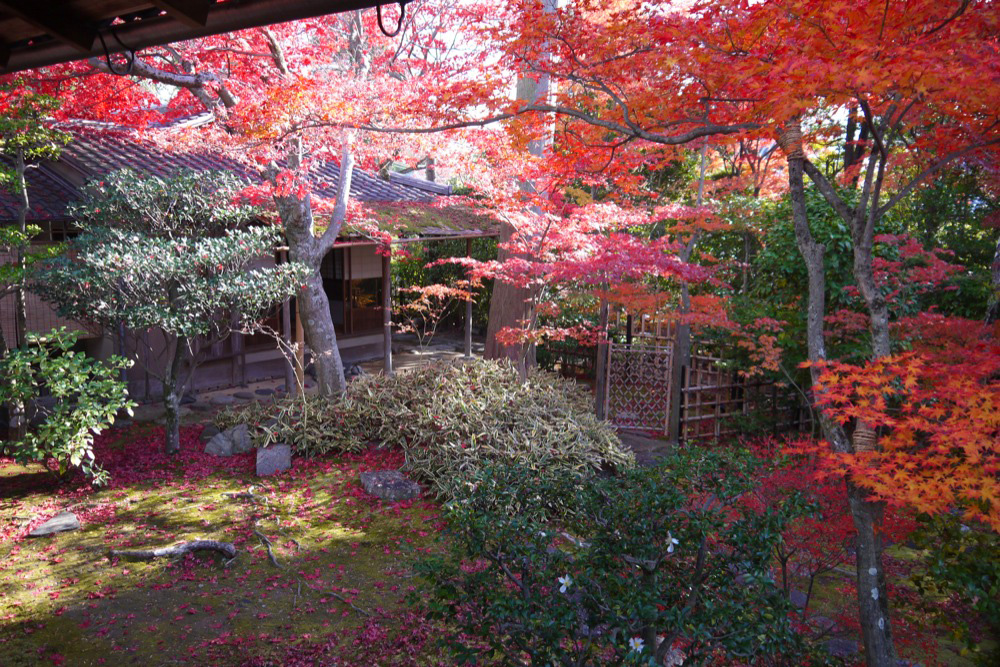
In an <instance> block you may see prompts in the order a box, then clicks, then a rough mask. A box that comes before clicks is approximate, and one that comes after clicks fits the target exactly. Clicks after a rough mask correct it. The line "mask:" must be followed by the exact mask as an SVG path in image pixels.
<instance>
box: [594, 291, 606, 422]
mask: <svg viewBox="0 0 1000 667" xmlns="http://www.w3.org/2000/svg"><path fill="white" fill-rule="evenodd" d="M608 310H609V308H608V300H607V299H605V298H603V297H602V298H601V311H600V318H601V323H600V332H601V335H602V336H603V337H604V338H607V336H608ZM607 362H608V344H607V342H606V341H604V340H602V341H601V342H599V343H598V344H597V360H596V361H595V363H594V367H595V369H594V373H595V374H596V375H597V377H596V378H595V380H596V382H595V387H594V414H596V415H597V418H598V419H604V418H605V417H606V416H607V415H605V414H604V403H605V397H606V395H607V393H608V378H607V375H608V372H607Z"/></svg>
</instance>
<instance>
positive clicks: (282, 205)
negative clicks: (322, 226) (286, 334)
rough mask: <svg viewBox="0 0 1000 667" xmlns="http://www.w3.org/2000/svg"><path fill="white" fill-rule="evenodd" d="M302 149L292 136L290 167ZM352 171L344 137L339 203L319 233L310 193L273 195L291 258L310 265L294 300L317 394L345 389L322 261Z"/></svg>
mask: <svg viewBox="0 0 1000 667" xmlns="http://www.w3.org/2000/svg"><path fill="white" fill-rule="evenodd" d="M301 150H302V146H301V143H299V142H297V141H293V143H292V146H291V148H290V153H289V166H290V167H292V168H293V169H295V168H298V166H299V164H300V163H301ZM353 171H354V157H353V155H352V153H351V148H350V143H349V140H348V139H347V138H345V140H344V146H343V153H342V155H341V162H340V178H339V180H338V183H337V203H336V205H335V208H334V212H333V215H332V217H331V220H330V224H329V226H328V227H327V229H326V231H325V232H323V235H322V236H321V237H319V238H317V237H316V235H315V231H314V224H313V215H312V203H311V199H310V197H309V195H306V196H305V197H303V198H301V199H300V198H298V197H297V196H295V195H283V196H275V198H274V200H275V203H276V204H277V207H278V212H279V214H280V216H281V222H282V223H283V225H284V228H285V239H286V240H287V241H288V258H289V259H290V260H291V261H293V262H301V263H303V264H305V265H306V266H308V267H309V269H310V273H309V277H308V278H307V279H306V281H305V284H304V285H303V286H302V289H301V290H300V292H299V294H298V296H296V298H295V299H296V300H295V302H296V305H297V306H298V311H297V316H298V321H299V322H301V323H302V329H303V330H304V331H305V338H306V343H307V344H308V345H309V349H310V351H311V352H312V362H313V369H314V373H315V375H316V391H317V393H319V395H320V396H333V395H336V394H339V393H341V392H342V391H344V388H345V387H346V384H347V383H346V380H345V378H344V362H343V360H342V359H341V357H340V348H339V347H338V346H337V331H336V329H335V328H334V325H333V317H332V315H331V314H330V299H329V298H328V297H327V296H326V290H324V289H323V278H322V276H321V274H320V264H322V262H323V257H324V256H325V255H326V253H327V252H329V251H330V249H331V248H332V247H333V243H334V241H336V239H337V235H338V234H339V233H340V228H341V225H342V224H343V222H344V218H345V216H346V213H347V197H348V196H349V193H350V189H351V177H352V174H353ZM272 178H273V174H272Z"/></svg>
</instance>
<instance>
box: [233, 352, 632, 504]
mask: <svg viewBox="0 0 1000 667" xmlns="http://www.w3.org/2000/svg"><path fill="white" fill-rule="evenodd" d="M268 420H272V421H273V423H271V424H270V425H269V424H268ZM234 423H247V424H248V425H250V426H251V427H252V429H253V432H254V438H255V443H256V444H257V445H258V446H264V445H268V444H270V443H273V442H285V443H288V444H291V445H292V446H293V447H294V448H295V450H296V451H297V452H298V453H299V454H303V455H306V456H318V455H322V454H328V453H351V452H358V451H360V450H362V449H364V448H366V447H368V446H369V444H370V443H377V444H378V446H382V447H400V448H402V450H403V451H404V453H405V454H406V469H407V470H409V471H410V472H411V473H412V474H414V475H415V476H417V477H418V478H420V479H421V480H423V481H425V482H427V483H429V484H430V485H431V486H432V488H433V489H434V490H435V492H437V493H440V494H444V495H450V493H451V490H452V489H451V487H452V485H454V484H455V483H462V482H463V481H467V480H469V479H471V478H472V477H473V476H474V475H475V474H476V473H477V472H478V471H479V470H480V469H481V468H482V467H483V466H484V465H487V464H513V463H518V464H520V465H522V466H525V467H526V468H528V469H531V470H560V471H565V472H572V473H577V474H588V473H589V474H592V473H594V472H597V471H599V470H601V469H602V468H605V467H608V468H619V467H629V466H631V465H632V463H633V462H634V459H633V456H632V454H631V452H629V451H627V450H626V449H624V448H622V446H621V442H620V441H619V440H618V436H617V435H616V434H615V432H614V429H612V428H611V427H610V426H609V425H607V424H606V423H604V422H601V421H600V420H598V419H597V418H596V417H595V416H594V415H593V413H592V410H591V399H590V396H589V394H587V393H586V391H585V390H583V389H581V388H580V387H578V386H577V385H576V384H575V383H573V382H572V381H568V380H563V379H561V378H558V377H556V376H555V375H553V374H550V373H543V372H539V373H535V374H533V375H532V376H531V377H530V378H528V380H527V381H525V382H522V381H521V379H520V378H519V376H518V374H517V372H516V371H515V370H514V369H513V368H512V367H511V366H510V365H509V364H504V363H497V362H492V361H474V362H468V363H455V364H436V365H428V366H424V367H421V368H418V369H414V370H410V371H404V372H399V373H396V374H395V375H393V376H392V377H388V378H387V377H385V376H383V375H368V376H362V377H359V378H357V379H355V380H354V381H353V382H351V384H350V386H349V387H348V389H347V391H346V392H344V394H343V395H342V396H340V397H338V398H334V399H329V398H318V397H306V398H304V399H284V400H281V401H278V402H276V403H275V405H274V408H273V410H272V411H271V412H262V411H261V409H260V407H251V408H249V409H248V408H243V409H242V412H240V411H226V412H223V413H220V418H219V420H218V421H217V424H218V426H219V427H220V428H224V427H228V426H232V425H233V424H234Z"/></svg>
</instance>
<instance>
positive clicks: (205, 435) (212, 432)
mask: <svg viewBox="0 0 1000 667" xmlns="http://www.w3.org/2000/svg"><path fill="white" fill-rule="evenodd" d="M221 432H222V431H220V430H219V427H218V426H216V425H215V424H209V425H208V426H206V427H205V428H204V429H203V430H202V432H201V436H200V437H201V441H202V442H208V441H209V440H211V439H212V438H214V437H215V436H217V435H219V433H221Z"/></svg>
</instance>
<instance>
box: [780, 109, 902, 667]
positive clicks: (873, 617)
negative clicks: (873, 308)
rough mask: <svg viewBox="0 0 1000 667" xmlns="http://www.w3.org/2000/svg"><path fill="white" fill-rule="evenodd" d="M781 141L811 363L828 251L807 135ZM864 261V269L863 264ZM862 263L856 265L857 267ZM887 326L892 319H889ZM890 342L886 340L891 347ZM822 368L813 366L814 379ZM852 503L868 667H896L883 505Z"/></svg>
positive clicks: (838, 436)
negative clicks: (809, 185)
mask: <svg viewBox="0 0 1000 667" xmlns="http://www.w3.org/2000/svg"><path fill="white" fill-rule="evenodd" d="M779 142H780V143H781V145H782V148H783V149H784V150H785V153H786V154H787V156H788V184H789V190H790V194H791V201H792V218H793V222H794V225H795V240H796V243H797V245H798V247H799V252H800V253H801V254H802V257H803V259H804V260H805V263H806V271H807V274H808V276H809V302H808V310H807V320H806V321H807V326H806V331H807V333H806V342H807V345H808V349H809V360H810V361H822V360H824V359H826V344H825V340H824V337H823V316H824V315H825V311H826V278H825V275H824V259H823V255H824V251H825V249H824V247H823V246H822V244H819V243H817V242H816V241H815V239H814V238H813V236H812V231H811V230H810V229H809V220H808V216H807V214H806V201H805V184H804V179H803V173H804V163H805V155H804V153H803V152H802V137H801V132H800V131H799V128H798V127H797V126H791V127H788V128H786V130H785V132H783V134H782V136H781V139H779ZM863 264H864V263H863V262H862V263H861V265H862V266H863ZM857 267H858V263H857V262H856V263H855V268H856V269H857ZM885 322H886V328H888V316H886V320H885ZM887 340H888V339H887V338H886V339H885V342H886V344H887ZM818 372H819V371H818V369H816V368H813V369H812V371H811V373H812V376H813V381H815V380H816V379H817V375H818ZM818 415H819V421H820V428H821V430H822V433H823V436H824V438H826V440H827V441H828V442H829V443H830V446H831V447H832V448H833V450H834V451H836V452H839V453H847V452H852V451H853V450H854V447H853V446H852V443H851V441H850V440H849V439H848V437H847V434H846V433H845V432H844V429H843V428H842V427H841V426H840V425H839V424H837V423H836V422H834V421H832V420H831V419H829V418H828V417H827V416H826V415H825V414H824V413H823V411H822V410H819V411H818ZM847 494H848V504H849V509H850V512H851V517H852V520H853V522H854V527H855V529H856V530H857V532H858V535H857V539H856V554H857V555H856V565H857V578H856V582H857V590H858V614H859V619H860V622H861V629H862V638H863V640H864V645H865V660H866V664H867V665H868V667H896V658H895V648H894V647H893V643H892V633H891V629H890V625H889V606H888V595H887V591H886V588H885V570H884V568H883V567H882V545H881V542H880V540H879V538H878V535H877V532H876V531H877V527H878V524H879V521H880V520H881V512H882V507H881V505H880V504H878V503H871V502H868V501H867V500H865V498H864V494H863V493H862V492H861V490H860V489H858V488H857V487H856V486H854V484H852V483H851V482H850V481H848V482H847Z"/></svg>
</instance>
